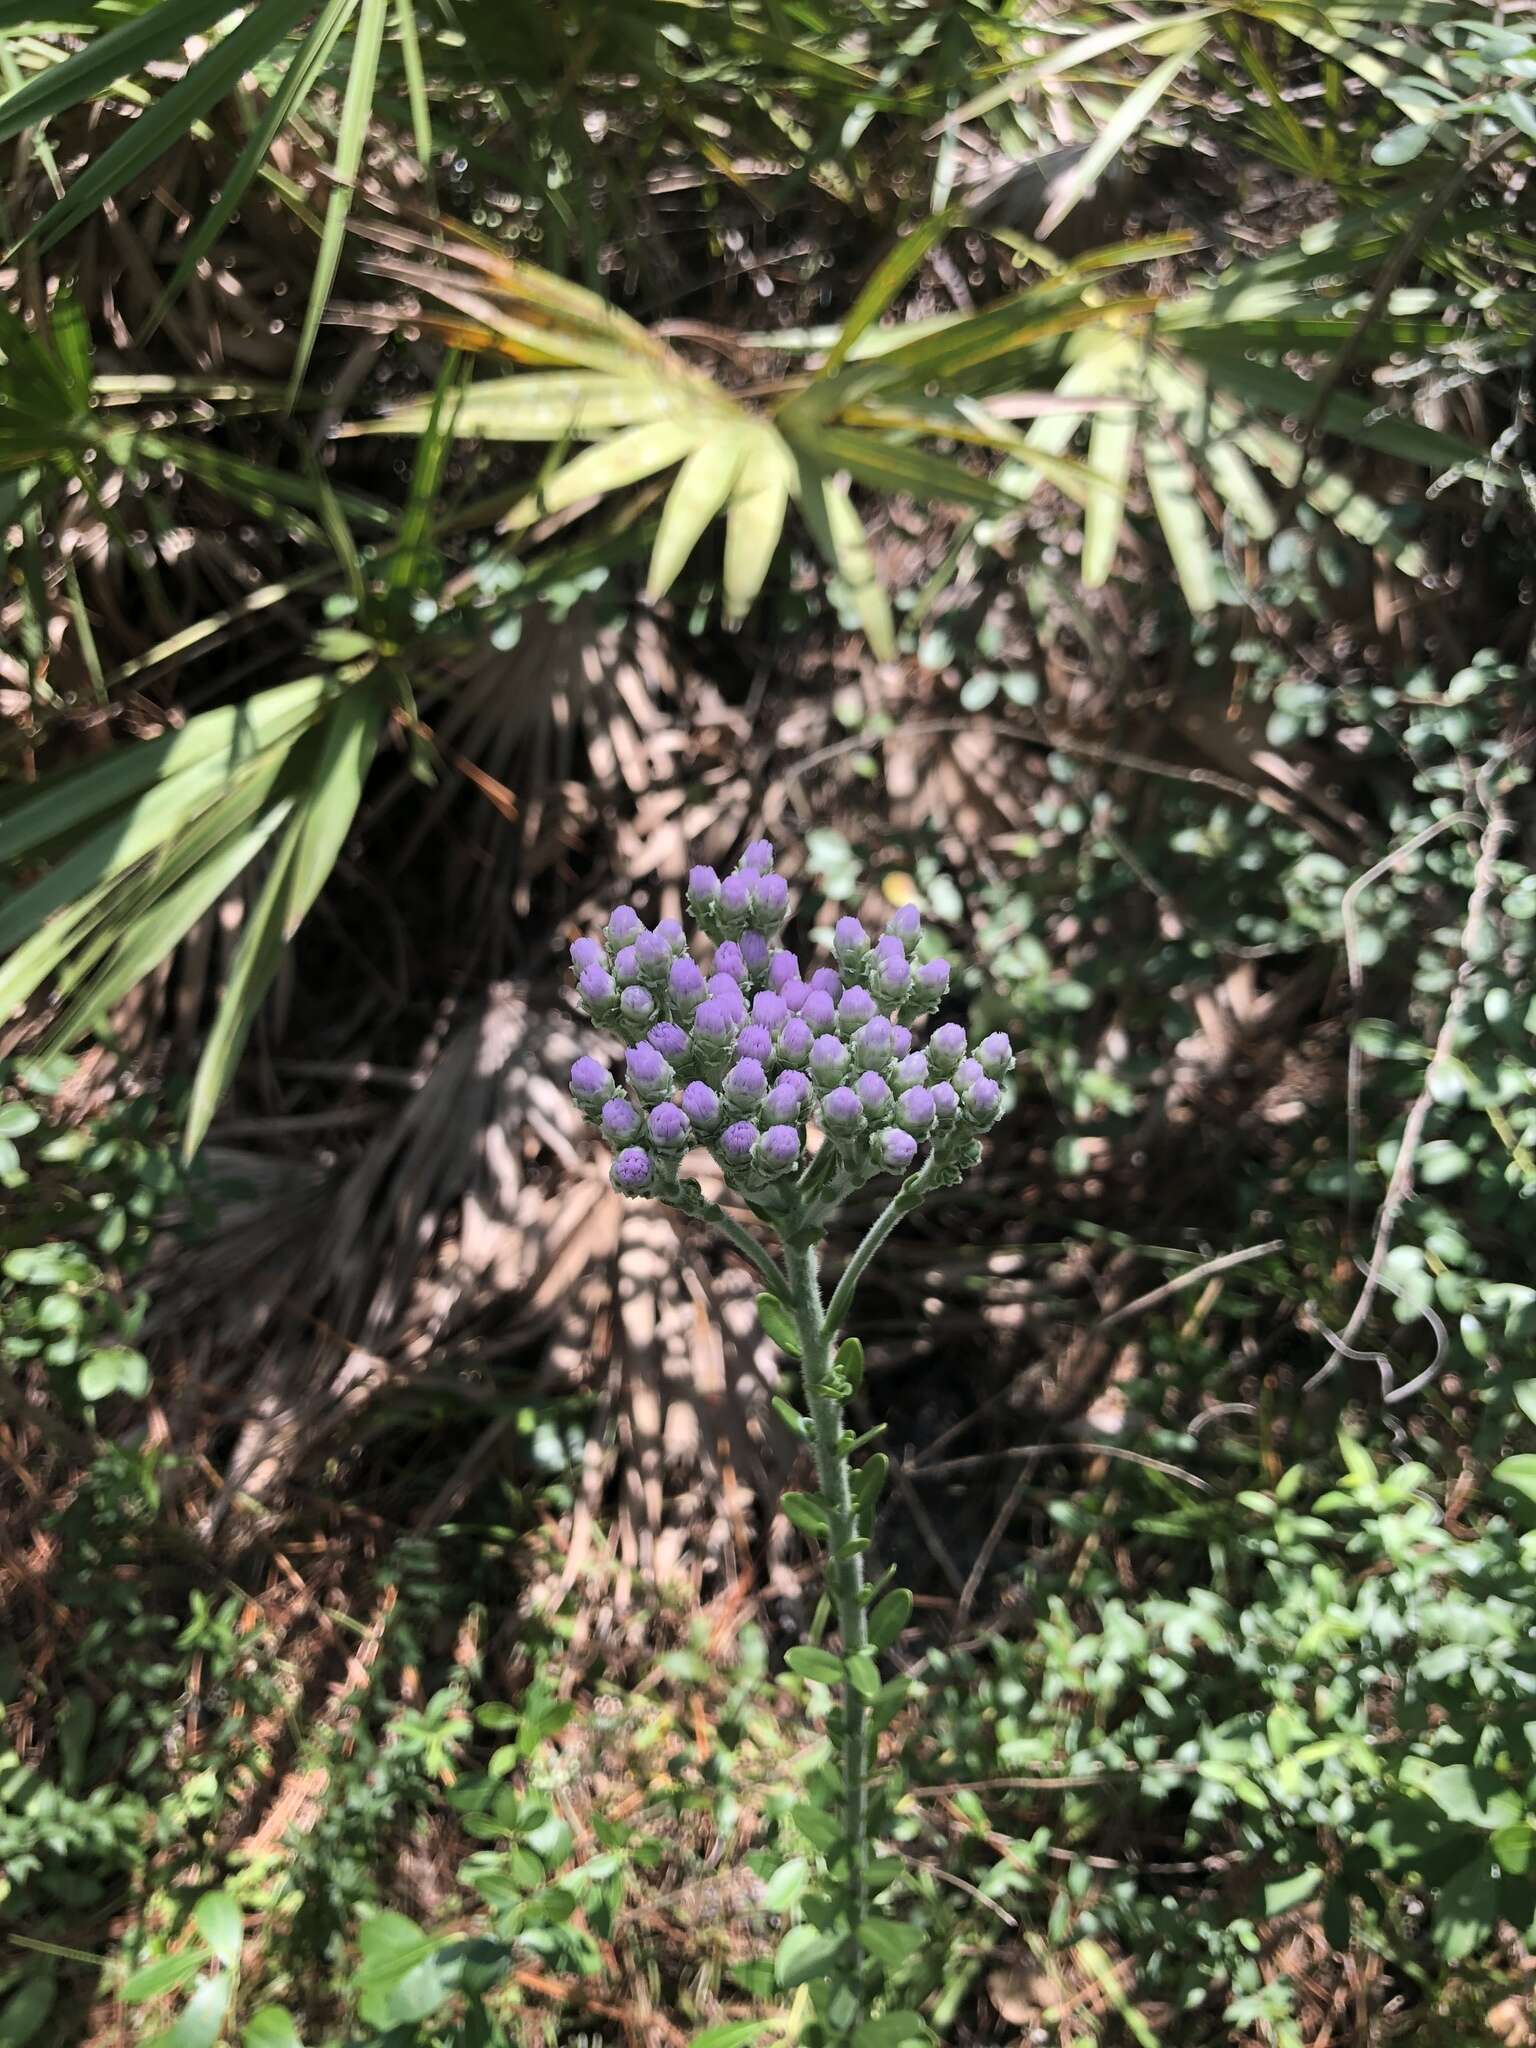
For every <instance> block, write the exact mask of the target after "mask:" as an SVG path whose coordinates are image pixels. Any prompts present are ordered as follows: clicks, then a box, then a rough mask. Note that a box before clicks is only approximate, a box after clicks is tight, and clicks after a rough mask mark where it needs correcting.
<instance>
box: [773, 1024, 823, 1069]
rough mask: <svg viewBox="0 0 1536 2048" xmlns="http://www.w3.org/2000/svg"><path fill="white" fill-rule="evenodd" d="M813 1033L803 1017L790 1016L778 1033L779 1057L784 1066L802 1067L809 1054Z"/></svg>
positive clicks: (813, 1037)
mask: <svg viewBox="0 0 1536 2048" xmlns="http://www.w3.org/2000/svg"><path fill="white" fill-rule="evenodd" d="M815 1035H816V1034H815V1033H814V1032H813V1031H812V1030H811V1027H810V1025H809V1024H807V1023H806V1021H805V1019H804V1018H803V1017H791V1018H790V1019H789V1020H788V1022H787V1023H786V1024H785V1026H784V1028H783V1030H782V1031H781V1032H780V1033H779V1058H780V1059H781V1060H782V1061H783V1063H784V1065H785V1066H786V1067H803V1066H804V1065H805V1063H806V1061H807V1060H808V1059H809V1058H810V1056H811V1046H812V1043H813V1041H814V1039H815Z"/></svg>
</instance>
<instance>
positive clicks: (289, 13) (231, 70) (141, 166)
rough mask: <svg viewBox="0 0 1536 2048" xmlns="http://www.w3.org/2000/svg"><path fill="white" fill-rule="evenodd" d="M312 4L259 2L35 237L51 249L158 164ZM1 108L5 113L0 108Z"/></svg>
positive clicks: (77, 184) (100, 161)
mask: <svg viewBox="0 0 1536 2048" xmlns="http://www.w3.org/2000/svg"><path fill="white" fill-rule="evenodd" d="M306 5H307V0H261V4H260V5H259V6H257V7H253V8H252V9H251V10H250V12H249V13H248V14H247V15H246V16H245V18H244V19H243V20H242V21H241V22H240V24H239V26H238V27H236V28H234V29H232V30H231V31H230V33H229V34H228V35H227V36H223V37H221V38H220V40H219V41H218V42H216V43H215V44H214V45H213V47H212V48H211V49H210V50H209V51H208V52H207V54H206V55H205V56H202V57H200V58H199V59H198V60H197V62H196V63H195V64H193V65H192V66H190V67H189V69H188V70H187V71H185V72H184V73H183V74H182V76H181V77H180V78H178V79H177V81H176V83H175V84H174V85H172V86H170V87H169V88H168V89H167V90H166V91H165V92H163V93H161V94H160V96H159V98H158V99H155V100H153V101H152V102H151V103H150V105H149V106H147V107H146V108H145V109H144V110H143V112H142V113H140V114H138V115H137V116H136V117H135V118H134V119H133V120H132V121H130V122H129V124H128V126H127V127H126V128H125V129H124V131H123V133H122V134H121V135H120V136H119V137H118V138H117V140H116V141H115V142H113V143H112V144H110V145H109V147H108V148H106V149H105V150H103V152H102V153H101V155H100V156H99V157H97V158H95V159H94V161H93V162H92V163H91V164H90V165H89V167H88V168H87V169H86V170H84V171H82V172H81V173H80V175H79V176H78V177H77V178H75V179H74V180H73V182H72V183H71V184H70V186H69V189H68V190H67V192H66V193H65V195H64V197H63V198H62V199H61V200H60V201H59V202H58V203H57V205H55V206H51V207H50V208H49V209H48V211H47V213H45V214H44V215H43V217H42V219H41V220H40V221H39V222H38V224H37V226H36V227H35V228H33V229H32V230H31V231H30V232H31V233H32V234H33V235H36V236H37V237H38V239H39V241H40V242H41V245H42V246H43V247H44V248H45V249H46V248H51V247H52V245H53V244H54V243H55V242H57V241H58V240H59V238H60V237H61V236H62V235H66V234H68V232H69V230H70V229H71V228H72V227H75V226H76V225H77V224H78V223H79V222H80V221H82V220H84V219H85V218H86V217H87V215H89V214H92V213H94V212H95V211H96V210H97V208H98V207H99V206H100V205H101V203H102V201H103V200H105V199H110V198H111V196H112V194H113V193H114V192H117V191H119V190H120V189H121V188H122V187H123V186H124V185H126V184H128V183H129V182H130V181H131V180H132V179H134V178H136V177H138V176H139V174H140V172H142V171H146V170H148V168H149V166H150V165H151V164H153V163H156V162H158V161H159V159H160V158H161V157H162V156H164V154H165V152H166V151H167V150H168V149H169V148H170V147H171V145H172V144H173V143H175V142H177V141H179V140H180V138H181V137H182V136H183V135H185V134H187V133H188V131H189V130H190V129H191V128H192V127H193V125H194V124H195V123H196V122H197V121H198V120H199V119H200V118H201V117H202V115H203V114H205V113H206V112H207V111H208V109H209V108H210V107H211V106H213V105H215V104H216V102H217V101H219V100H221V99H223V98H224V96H225V95H226V94H227V93H229V92H231V91H232V90H233V89H234V87H235V85H236V84H237V83H238V81H239V80H240V78H241V76H242V75H243V74H244V73H245V72H246V71H248V70H249V69H250V67H251V66H252V64H254V63H256V62H258V61H259V60H260V59H261V58H262V57H264V56H266V55H267V54H268V53H269V52H270V51H271V50H273V49H274V48H275V47H276V46H277V44H279V43H280V42H281V41H282V39H283V37H284V36H285V35H286V34H287V33H288V31H289V29H290V28H292V27H293V26H294V24H295V23H296V22H298V21H299V20H301V19H302V18H303V15H304V13H305V11H306ZM0 111H3V110H0Z"/></svg>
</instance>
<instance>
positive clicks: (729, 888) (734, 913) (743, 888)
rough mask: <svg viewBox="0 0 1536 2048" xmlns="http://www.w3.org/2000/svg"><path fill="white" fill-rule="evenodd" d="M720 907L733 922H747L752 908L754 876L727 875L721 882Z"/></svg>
mask: <svg viewBox="0 0 1536 2048" xmlns="http://www.w3.org/2000/svg"><path fill="white" fill-rule="evenodd" d="M720 908H721V910H722V911H723V912H724V913H725V915H726V916H727V917H728V918H730V919H731V921H732V922H733V923H745V922H746V917H747V912H748V911H749V910H750V909H751V908H752V877H751V876H750V875H743V874H735V875H727V876H726V878H725V880H724V881H723V882H722V883H721V884H720Z"/></svg>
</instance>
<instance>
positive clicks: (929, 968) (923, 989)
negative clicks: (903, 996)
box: [912, 960, 949, 1010]
mask: <svg viewBox="0 0 1536 2048" xmlns="http://www.w3.org/2000/svg"><path fill="white" fill-rule="evenodd" d="M912 992H913V994H914V995H915V996H917V997H918V999H919V1000H920V1001H921V1003H922V1006H923V1008H924V1009H925V1010H935V1009H937V1008H938V1006H939V1004H940V1003H942V1002H943V1000H944V998H945V996H946V995H947V994H948V993H949V962H948V961H947V960H925V961H924V962H923V964H922V966H921V967H919V969H918V970H917V973H916V975H915V976H914V977H913V990H912Z"/></svg>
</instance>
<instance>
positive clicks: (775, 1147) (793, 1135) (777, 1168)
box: [752, 1124, 800, 1179]
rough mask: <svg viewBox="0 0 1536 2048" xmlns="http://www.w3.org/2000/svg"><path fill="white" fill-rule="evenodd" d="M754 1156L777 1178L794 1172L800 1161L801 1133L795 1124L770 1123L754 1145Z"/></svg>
mask: <svg viewBox="0 0 1536 2048" xmlns="http://www.w3.org/2000/svg"><path fill="white" fill-rule="evenodd" d="M752 1157H753V1161H754V1163H755V1164H756V1165H757V1166H759V1167H760V1168H761V1169H762V1171H763V1172H764V1173H766V1174H770V1175H772V1176H773V1177H774V1178H775V1179H778V1178H780V1177H781V1176H782V1175H784V1174H786V1173H793V1172H794V1170H795V1168H796V1166H798V1165H799V1163H800V1133H799V1132H798V1131H797V1130H796V1129H795V1127H794V1125H793V1124H770V1125H769V1126H768V1128H767V1130H766V1131H764V1133H763V1135H762V1136H761V1137H760V1138H759V1139H758V1141H757V1144H756V1145H755V1146H754V1148H753V1153H752Z"/></svg>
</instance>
